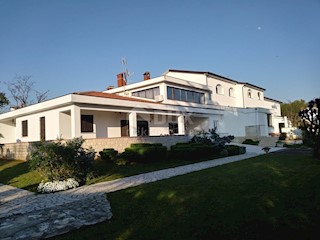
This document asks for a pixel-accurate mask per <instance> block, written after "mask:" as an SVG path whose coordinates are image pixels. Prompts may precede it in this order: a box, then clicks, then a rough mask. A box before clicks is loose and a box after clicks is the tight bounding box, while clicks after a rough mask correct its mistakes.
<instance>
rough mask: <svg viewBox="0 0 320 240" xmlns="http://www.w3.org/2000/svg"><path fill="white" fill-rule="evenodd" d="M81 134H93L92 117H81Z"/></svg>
mask: <svg viewBox="0 0 320 240" xmlns="http://www.w3.org/2000/svg"><path fill="white" fill-rule="evenodd" d="M81 132H93V115H81Z"/></svg>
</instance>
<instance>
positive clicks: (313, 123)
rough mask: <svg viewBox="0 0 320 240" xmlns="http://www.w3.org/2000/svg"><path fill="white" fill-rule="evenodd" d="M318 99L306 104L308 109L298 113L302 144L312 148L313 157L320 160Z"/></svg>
mask: <svg viewBox="0 0 320 240" xmlns="http://www.w3.org/2000/svg"><path fill="white" fill-rule="evenodd" d="M319 109H320V98H316V99H315V100H312V101H310V102H309V103H308V107H307V108H305V109H303V110H301V111H300V112H299V116H300V118H301V120H302V126H301V129H302V131H303V140H304V143H305V144H307V145H309V146H311V147H312V148H313V156H314V157H315V158H318V159H320V115H319Z"/></svg>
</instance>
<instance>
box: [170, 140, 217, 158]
mask: <svg viewBox="0 0 320 240" xmlns="http://www.w3.org/2000/svg"><path fill="white" fill-rule="evenodd" d="M219 152H221V149H220V148H219V147H217V146H215V145H208V144H203V143H192V142H190V143H177V144H175V145H173V146H171V148H170V157H171V158H173V159H185V160H195V159H198V158H208V157H216V156H218V155H219Z"/></svg>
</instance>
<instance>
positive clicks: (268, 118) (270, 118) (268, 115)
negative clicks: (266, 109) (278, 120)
mask: <svg viewBox="0 0 320 240" xmlns="http://www.w3.org/2000/svg"><path fill="white" fill-rule="evenodd" d="M267 122H268V127H272V116H271V114H267Z"/></svg>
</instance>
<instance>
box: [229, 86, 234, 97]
mask: <svg viewBox="0 0 320 240" xmlns="http://www.w3.org/2000/svg"><path fill="white" fill-rule="evenodd" d="M229 96H230V97H234V89H233V88H229Z"/></svg>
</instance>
